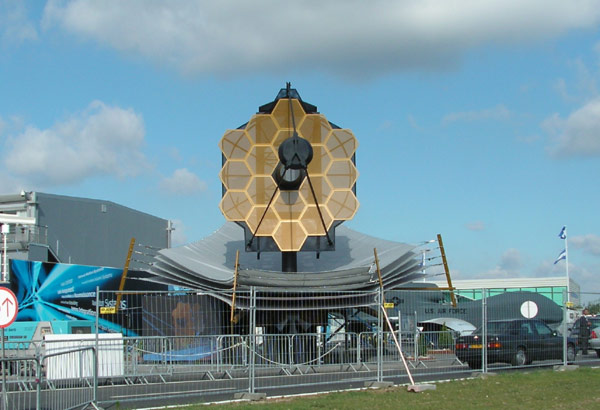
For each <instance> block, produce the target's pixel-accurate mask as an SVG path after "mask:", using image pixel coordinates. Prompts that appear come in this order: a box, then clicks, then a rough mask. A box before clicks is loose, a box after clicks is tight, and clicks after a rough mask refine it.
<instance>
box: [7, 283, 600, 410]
mask: <svg viewBox="0 0 600 410" xmlns="http://www.w3.org/2000/svg"><path fill="white" fill-rule="evenodd" d="M113 296H114V292H112V293H109V292H103V294H102V297H101V298H100V297H99V296H98V297H97V300H108V301H110V300H111V298H112V297H113ZM153 296H155V297H153ZM207 296H208V295H207V294H206V293H202V292H176V293H171V294H168V293H164V294H157V295H148V294H145V295H142V294H139V293H135V294H134V293H131V294H124V295H123V298H124V300H126V306H129V307H132V306H140V309H136V310H132V309H128V310H124V311H122V312H121V311H119V310H116V311H115V313H112V314H100V313H99V312H100V309H99V308H100V307H101V306H100V304H98V324H99V327H100V328H102V323H103V321H105V320H108V319H111V323H113V324H118V323H126V324H128V325H130V324H139V326H138V327H137V328H127V330H126V331H123V332H122V333H121V332H119V333H114V334H110V333H97V334H95V335H87V336H86V337H83V336H82V337H81V339H80V340H78V339H77V338H71V339H70V340H69V343H70V344H67V343H66V342H62V341H59V342H56V341H54V342H53V341H49V340H43V341H35V342H27V341H21V342H19V343H12V344H11V343H7V346H9V347H10V348H11V349H9V350H8V353H9V357H7V358H4V359H2V365H3V367H4V369H5V373H4V379H5V386H6V388H3V391H2V398H3V402H2V403H3V404H2V405H3V406H4V407H3V409H13V408H14V409H25V408H57V409H58V408H60V409H67V408H80V407H85V406H88V407H95V406H98V407H102V406H104V407H108V406H110V405H114V403H116V402H139V401H145V402H146V401H147V402H153V401H156V400H160V399H163V400H164V399H166V398H170V397H177V398H180V399H181V398H184V397H185V398H188V401H190V402H193V401H195V400H199V399H201V398H204V397H210V396H211V395H214V394H224V393H227V394H233V393H242V392H256V391H262V392H267V391H275V389H281V390H280V391H286V390H288V389H289V388H291V387H299V386H304V387H305V388H306V389H308V390H319V389H322V388H323V386H332V387H334V386H335V387H336V388H337V387H338V386H339V387H342V386H344V385H348V384H349V383H366V382H374V381H384V380H385V381H393V382H396V383H402V382H407V380H408V379H407V376H408V375H407V370H406V368H405V367H404V366H403V363H402V362H403V359H404V360H405V361H406V363H407V364H408V370H409V371H410V373H411V374H417V375H421V376H427V377H428V378H430V379H435V378H436V377H437V375H439V377H443V378H446V377H449V375H451V374H453V373H454V374H465V373H467V374H468V373H469V372H472V371H479V372H488V371H491V370H493V369H497V368H504V367H508V366H511V361H508V362H503V361H497V360H496V359H497V358H495V357H494V356H493V354H494V352H495V351H494V349H497V348H498V346H496V345H494V344H493V343H494V342H493V341H490V342H489V343H491V344H488V342H485V343H472V344H479V345H480V346H478V350H477V353H476V354H477V356H476V357H475V360H473V359H471V361H467V360H465V359H464V358H461V357H463V356H462V354H463V352H462V351H461V349H464V348H465V346H464V345H465V343H464V342H463V339H462V338H461V335H460V333H459V332H458V331H452V330H450V329H447V328H445V325H444V326H440V325H436V326H437V328H440V327H441V330H427V329H430V328H432V327H433V328H436V326H432V325H431V323H429V322H426V321H423V322H421V321H419V320H420V319H418V318H417V315H416V314H412V315H409V316H406V315H398V317H397V318H396V319H394V320H393V321H392V326H393V327H396V328H395V329H393V332H392V331H391V330H390V329H389V328H388V327H387V325H385V326H383V325H382V323H381V321H379V320H378V319H379V318H378V317H377V316H375V315H378V313H377V312H378V311H379V309H377V305H376V300H377V299H375V298H374V299H373V301H374V302H373V305H366V306H365V303H364V300H365V299H364V297H363V296H364V294H362V295H361V297H362V299H360V303H361V306H360V312H362V313H370V314H371V315H370V316H365V315H362V316H361V315H358V314H357V312H358V310H356V309H354V307H352V306H350V307H348V306H345V307H344V309H345V311H342V310H339V311H340V312H342V313H344V312H345V314H346V316H347V317H353V318H356V320H353V321H352V322H351V323H350V322H349V321H346V322H345V323H342V322H341V321H340V320H339V318H338V316H332V315H321V314H320V313H319V312H315V311H308V313H306V312H301V311H293V312H291V313H289V314H287V313H286V314H284V313H279V312H283V310H275V312H276V313H273V312H271V311H265V310H262V311H261V310H259V309H257V305H256V300H257V299H259V298H260V297H261V296H262V295H260V293H259V292H257V295H256V294H255V295H252V294H251V295H247V296H249V297H248V298H247V301H248V302H249V303H248V304H247V305H246V306H244V307H243V309H244V310H240V311H239V312H238V313H239V321H238V322H237V323H233V324H231V323H228V321H227V319H229V317H230V311H229V310H228V309H229V306H228V305H225V304H223V305H220V304H213V301H212V299H210V298H207ZM221 296H223V295H221ZM134 298H140V300H144V301H145V302H144V303H142V302H140V301H137V302H136V301H135V300H134ZM406 298H408V296H407V297H406ZM488 307H489V305H488V303H486V301H485V299H484V301H483V302H482V303H481V307H480V308H479V309H480V310H478V312H480V315H479V316H478V317H479V318H482V319H480V320H482V322H481V330H480V331H481V332H482V333H481V337H483V338H484V339H483V340H486V339H485V337H493V335H494V334H495V333H494V331H493V329H492V327H491V325H490V324H491V323H492V322H494V320H487V317H488V316H489V313H490V312H488V311H487V309H488ZM207 308H210V311H207V310H206V309H207ZM219 308H223V309H221V310H219ZM506 308H507V309H508V307H506ZM440 309H442V308H440ZM563 309H566V308H563ZM131 312H137V313H135V316H128V315H132V313H131ZM564 312H565V310H563V313H564ZM204 313H206V315H205V316H202V315H203V314H204ZM253 313H254V314H253ZM497 313H498V312H494V314H496V315H497ZM564 316H565V317H566V315H564ZM215 318H216V319H215ZM283 319H285V320H283ZM308 319H310V320H314V322H315V323H317V322H318V323H320V324H319V325H318V326H312V325H311V326H308V325H304V323H305V321H306V320H308ZM269 321H273V322H276V323H278V324H279V326H280V328H281V329H284V330H283V331H280V332H274V331H273V330H277V327H275V326H271V323H270V322H269ZM184 322H185V323H184ZM290 324H292V325H293V326H295V327H296V330H295V331H293V332H290V331H286V330H285V329H288V330H289V328H290V327H293V326H292V325H290ZM286 326H287V327H286ZM302 326H304V328H302ZM564 328H565V327H564V326H562V327H561V325H560V324H558V325H557V326H556V329H558V330H562V329H564ZM298 329H300V330H298ZM540 329H541V330H543V329H542V328H540ZM532 330H533V329H532ZM550 331H551V332H555V331H554V330H550ZM202 332H204V334H202ZM477 332H478V331H477ZM161 333H162V334H161ZM169 333H171V334H169ZM463 333H466V332H463ZM159 334H160V335H159ZM463 336H464V335H463ZM548 337H549V338H550V337H554V338H556V337H559V338H560V340H561V341H562V343H561V345H560V348H561V350H562V347H563V346H565V347H568V346H569V345H570V344H571V342H572V339H571V338H569V337H568V336H567V335H566V334H564V332H563V334H560V335H557V334H555V333H551V334H549V335H548ZM515 338H516V336H515ZM396 341H397V342H398V344H396ZM502 343H504V342H502ZM513 353H514V352H513ZM534 353H535V352H534V351H533V350H531V351H526V352H525V355H526V356H525V357H526V358H527V359H526V360H525V361H524V362H522V363H518V362H517V363H516V364H517V365H519V366H528V365H530V360H529V359H531V360H533V361H534V363H533V364H534V365H561V364H565V363H567V362H571V361H572V360H571V359H573V360H574V361H575V362H577V361H580V360H583V359H585V360H594V359H596V360H600V358H598V357H597V356H596V355H595V352H594V351H593V350H592V351H590V354H589V355H588V356H585V357H582V355H581V353H578V355H577V356H576V357H575V358H569V357H567V356H565V354H566V353H573V352H572V351H570V350H568V349H564V350H563V351H562V353H561V352H559V353H556V354H554V353H552V354H546V355H535V354H534ZM401 355H402V356H401ZM77 406H79V407H77Z"/></svg>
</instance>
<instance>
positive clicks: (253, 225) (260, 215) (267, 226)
mask: <svg viewBox="0 0 600 410" xmlns="http://www.w3.org/2000/svg"><path fill="white" fill-rule="evenodd" d="M265 209H267V207H266V206H255V207H253V208H252V210H251V211H250V213H249V214H248V217H247V218H246V224H247V225H248V228H250V230H251V231H252V232H253V233H254V234H255V235H256V236H273V233H274V232H275V229H276V228H277V226H279V217H278V216H277V214H276V213H275V210H274V209H273V208H272V207H271V208H269V209H268V210H267V212H266V213H265ZM261 220H262V222H261Z"/></svg>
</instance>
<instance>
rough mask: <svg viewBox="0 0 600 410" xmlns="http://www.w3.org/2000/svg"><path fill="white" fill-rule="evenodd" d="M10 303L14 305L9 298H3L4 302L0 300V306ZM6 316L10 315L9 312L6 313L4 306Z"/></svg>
mask: <svg viewBox="0 0 600 410" xmlns="http://www.w3.org/2000/svg"><path fill="white" fill-rule="evenodd" d="M8 303H10V304H11V305H13V306H14V305H15V304H14V303H13V302H12V300H10V299H9V298H6V299H4V302H2V306H4V305H6V304H8ZM6 316H10V314H9V313H8V307H6Z"/></svg>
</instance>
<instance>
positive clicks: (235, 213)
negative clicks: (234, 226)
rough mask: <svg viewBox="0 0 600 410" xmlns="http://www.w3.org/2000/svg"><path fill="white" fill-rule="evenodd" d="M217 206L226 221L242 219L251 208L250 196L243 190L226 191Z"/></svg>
mask: <svg viewBox="0 0 600 410" xmlns="http://www.w3.org/2000/svg"><path fill="white" fill-rule="evenodd" d="M219 208H221V212H222V213H223V215H224V216H225V219H227V220H228V221H243V220H245V219H246V216H247V215H248V213H249V212H250V210H251V209H252V204H251V203H250V198H248V195H246V193H245V192H243V191H227V192H226V193H225V195H224V196H223V198H221V202H220V203H219Z"/></svg>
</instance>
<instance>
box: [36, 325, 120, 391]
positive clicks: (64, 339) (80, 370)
mask: <svg viewBox="0 0 600 410" xmlns="http://www.w3.org/2000/svg"><path fill="white" fill-rule="evenodd" d="M44 340H45V347H46V354H47V355H49V357H48V359H47V363H46V369H47V374H46V377H47V379H48V380H63V379H72V378H81V377H91V376H92V375H93V374H94V373H95V370H94V368H93V366H94V365H95V360H94V357H93V356H94V352H93V351H92V350H90V349H85V350H76V349H78V348H82V347H97V349H98V350H97V355H98V364H97V365H98V377H109V378H116V377H122V376H123V337H122V335H121V334H119V333H112V334H106V333H100V334H97V335H94V334H74V335H60V334H48V335H46V336H45V337H44ZM69 351H71V352H72V353H68V352H69ZM56 353H63V354H61V355H57V354H56Z"/></svg>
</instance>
